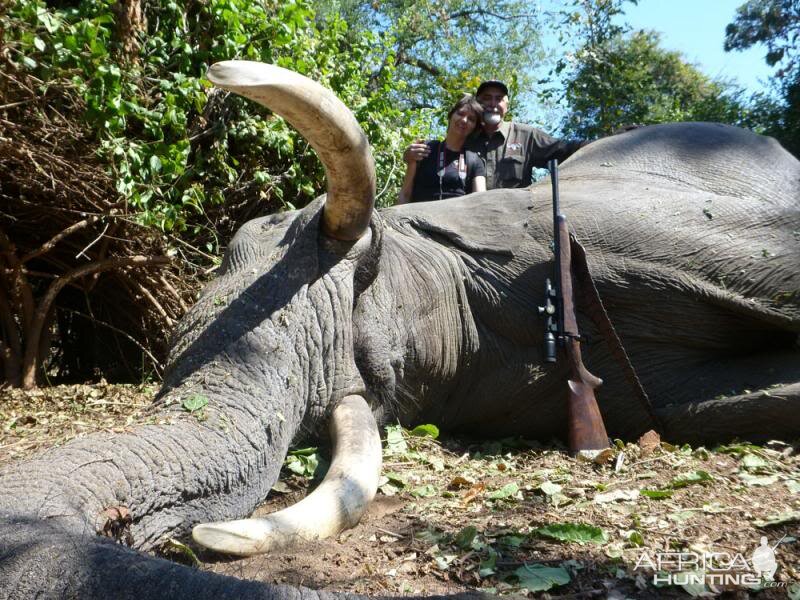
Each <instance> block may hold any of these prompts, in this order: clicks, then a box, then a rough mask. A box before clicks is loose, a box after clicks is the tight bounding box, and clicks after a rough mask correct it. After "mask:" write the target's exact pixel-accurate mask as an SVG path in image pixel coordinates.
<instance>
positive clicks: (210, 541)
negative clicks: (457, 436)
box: [192, 396, 381, 556]
mask: <svg viewBox="0 0 800 600" xmlns="http://www.w3.org/2000/svg"><path fill="white" fill-rule="evenodd" d="M331 437H332V438H333V460H332V462H331V466H330V469H328V473H327V475H325V479H324V480H323V482H322V483H321V484H320V485H319V487H317V489H316V490H314V491H313V492H312V493H311V494H309V495H308V496H306V497H305V498H304V499H303V500H301V501H300V502H298V503H297V504H294V505H292V506H290V507H288V508H285V509H284V510H281V511H278V512H276V513H273V514H271V515H267V516H266V517H263V518H257V519H242V520H239V521H228V522H219V523H204V524H202V525H197V526H196V527H195V528H194V530H193V531H192V537H193V538H194V541H195V542H197V543H198V544H200V545H202V546H205V547H206V548H210V549H212V550H216V551H217V552H225V553H227V554H236V555H238V556H251V555H253V554H264V553H266V552H272V551H275V550H281V549H284V548H288V547H290V546H294V545H296V544H297V543H299V542H303V541H313V540H319V539H323V538H326V537H330V536H332V535H336V534H338V533H339V532H340V531H343V530H344V529H349V528H350V527H354V526H355V525H356V524H357V523H358V522H359V520H360V519H361V517H362V515H363V514H364V513H365V512H366V510H367V507H368V506H369V503H370V502H371V501H372V499H373V498H374V497H375V492H376V490H377V489H378V480H379V478H380V471H381V440H380V435H379V433H378V426H377V424H376V423H375V417H374V416H373V414H372V411H371V410H370V408H369V405H368V404H367V403H366V401H365V400H364V398H362V397H361V396H347V397H345V398H344V399H343V400H342V401H341V402H340V403H339V405H338V406H337V407H336V408H335V409H334V411H333V415H332V417H331Z"/></svg>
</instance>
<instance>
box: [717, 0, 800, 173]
mask: <svg viewBox="0 0 800 600" xmlns="http://www.w3.org/2000/svg"><path fill="white" fill-rule="evenodd" d="M798 40H800V5H798V3H797V2H796V0H748V1H747V2H745V3H744V4H742V5H741V6H740V7H739V8H738V9H736V18H735V19H734V21H733V23H730V24H728V26H727V27H726V29H725V50H745V49H747V48H750V47H751V46H753V45H754V44H764V45H765V46H766V47H767V55H766V61H767V64H768V65H770V66H773V67H779V68H778V70H777V71H776V72H775V75H774V76H773V78H772V84H773V88H774V90H775V92H776V93H777V95H778V96H779V97H780V99H781V101H780V103H777V104H776V103H775V102H774V101H772V100H771V99H769V98H759V99H758V105H759V107H760V108H761V109H762V110H764V111H765V113H767V114H768V115H769V121H768V126H767V127H766V128H765V133H767V134H768V135H772V136H774V137H775V138H777V139H778V140H779V141H780V142H781V143H782V144H783V145H784V147H785V148H786V149H787V150H789V151H790V152H792V153H794V155H795V156H798V157H800V61H799V60H798V57H800V52H798Z"/></svg>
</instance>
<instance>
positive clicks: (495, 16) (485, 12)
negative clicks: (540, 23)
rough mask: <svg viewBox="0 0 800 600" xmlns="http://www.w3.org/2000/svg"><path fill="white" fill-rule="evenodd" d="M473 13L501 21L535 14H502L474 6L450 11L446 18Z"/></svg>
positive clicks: (470, 15) (467, 15)
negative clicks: (468, 8)
mask: <svg viewBox="0 0 800 600" xmlns="http://www.w3.org/2000/svg"><path fill="white" fill-rule="evenodd" d="M475 15H481V16H484V17H492V18H493V19H500V20H501V21H513V20H515V19H532V18H534V17H535V16H536V15H535V14H533V13H519V14H515V15H504V14H502V13H496V12H492V11H490V10H486V9H485V8H476V9H475V10H459V11H457V12H454V13H450V14H449V15H447V20H452V19H459V18H461V17H472V16H475Z"/></svg>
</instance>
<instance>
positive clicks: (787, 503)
mask: <svg viewBox="0 0 800 600" xmlns="http://www.w3.org/2000/svg"><path fill="white" fill-rule="evenodd" d="M152 394H153V389H152V388H149V387H147V386H112V385H105V384H101V385H96V386H58V387H54V388H47V389H42V390H37V391H34V392H27V393H24V392H20V391H9V390H5V391H3V392H0V463H4V462H8V461H10V460H17V459H20V458H24V457H26V456H29V455H30V454H32V453H34V452H36V451H37V450H39V449H41V448H44V447H50V446H53V445H58V444H61V443H63V442H64V441H66V440H67V439H69V438H71V437H76V436H81V435H86V434H88V433H90V432H92V431H97V430H105V431H122V430H126V429H128V428H129V427H130V426H131V424H133V423H134V422H136V421H137V419H139V418H140V417H141V413H142V411H143V410H144V409H145V408H146V406H147V405H148V403H149V401H150V400H151V398H152ZM431 432H432V430H431V429H427V430H426V429H422V430H419V431H418V432H417V433H419V434H422V436H423V437H419V436H415V435H411V434H410V433H409V432H406V431H403V430H401V429H400V428H398V427H395V428H389V430H388V431H387V432H386V438H387V439H386V442H385V452H384V467H383V473H384V478H383V482H382V486H381V489H380V491H379V493H378V496H377V499H376V501H375V503H374V504H373V505H372V507H371V508H370V510H369V513H368V514H367V516H366V518H365V519H363V520H362V522H361V523H360V524H359V525H358V526H357V527H355V528H353V529H351V530H349V531H346V532H344V533H342V534H341V535H339V536H338V537H337V538H335V539H329V540H322V541H319V542H315V543H313V544H306V545H305V546H303V547H300V548H297V549H295V550H293V551H291V552H282V553H276V554H272V555H270V556H261V557H252V558H247V559H236V560H232V559H224V558H220V557H219V556H214V555H210V554H208V553H203V552H202V551H200V550H199V549H197V548H194V550H195V552H196V556H197V557H199V561H200V562H199V566H200V568H204V569H208V570H212V571H216V572H219V573H225V574H227V575H235V576H238V577H244V578H249V579H258V580H262V581H268V582H278V583H291V584H301V585H305V586H308V587H311V588H315V589H323V590H340V591H352V592H357V593H367V594H380V595H387V594H389V595H397V594H436V593H452V592H457V591H465V590H475V589H480V590H483V591H487V592H494V593H498V594H511V593H514V594H525V593H529V592H530V593H531V594H534V593H539V594H542V597H550V598H591V597H598V598H600V597H602V598H680V597H689V596H697V595H703V594H706V595H711V596H721V597H730V598H746V597H750V596H754V597H758V598H787V597H789V598H799V597H800V568H799V567H800V542H799V541H798V538H800V526H798V522H800V452H798V447H797V445H794V446H793V445H790V444H786V443H783V442H777V441H776V442H770V443H768V444H765V445H762V446H755V445H751V444H747V443H744V442H742V443H732V444H727V445H724V446H719V447H717V448H714V449H706V448H691V447H688V446H683V447H676V446H672V445H670V444H669V443H666V442H663V441H661V440H658V439H657V438H651V439H649V440H641V441H640V443H638V444H622V443H619V444H617V446H615V447H614V448H612V449H611V450H609V451H608V452H606V453H605V454H604V455H602V456H600V457H598V458H597V459H595V460H594V461H587V460H577V459H574V458H571V457H569V456H568V455H567V454H566V453H565V452H564V451H563V449H562V448H558V447H554V446H550V447H543V446H540V445H538V444H536V443H529V442H526V441H525V440H519V439H513V440H502V441H493V442H484V441H476V440H464V439H451V438H446V439H442V440H434V439H432V438H431V437H425V434H426V433H427V434H430V433H431ZM318 463H319V464H322V465H323V466H322V467H318V466H317V464H318ZM324 463H325V460H324V452H321V451H316V450H314V449H309V450H306V451H304V452H299V453H297V455H296V456H295V457H293V458H290V459H289V461H288V462H287V468H286V469H285V470H284V474H283V475H282V477H281V481H280V482H279V483H278V484H276V486H275V489H274V490H273V492H272V493H271V494H270V497H269V498H268V499H267V501H266V502H265V503H264V505H263V506H261V507H260V508H259V509H258V511H257V514H262V513H266V512H271V511H273V510H278V509H280V508H282V507H284V506H288V505H290V504H291V503H293V502H296V501H297V500H299V499H301V498H302V497H303V496H304V495H305V494H306V493H308V491H309V490H310V489H312V488H313V485H314V481H315V480H314V479H313V478H312V477H310V476H309V475H310V474H311V473H312V472H314V471H315V470H316V477H317V479H318V478H319V477H320V476H321V473H322V471H323V470H324ZM315 467H316V469H315ZM762 536H764V537H766V539H767V543H768V545H769V546H770V547H771V548H772V549H773V552H774V557H775V560H776V563H777V570H776V572H775V575H774V579H775V584H774V585H773V586H772V587H764V586H763V585H762V586H759V587H758V588H757V589H752V588H750V589H748V588H746V587H743V586H742V585H740V584H739V582H740V581H741V579H740V578H741V576H742V574H743V573H745V572H751V570H752V567H753V556H754V551H755V550H756V549H757V548H758V546H759V543H760V540H761V538H762ZM704 555H705V556H706V557H707V563H706V564H707V565H708V560H709V559H708V556H709V555H713V556H714V557H715V558H714V559H713V560H714V561H715V562H714V565H715V566H720V567H725V566H728V567H730V568H728V569H727V570H726V571H724V572H722V571H716V572H713V573H714V574H715V575H716V576H717V579H711V580H709V579H708V573H706V577H705V578H704V577H703V576H701V575H698V574H697V573H694V574H689V573H688V572H689V571H695V570H696V569H695V568H694V567H695V565H693V561H697V560H698V559H700V560H702V557H703V556H704ZM176 556H177V555H176ZM681 557H683V558H681ZM679 558H680V559H681V560H682V561H683V562H684V564H682V565H681V569H680V570H682V571H684V572H685V573H687V574H686V575H685V576H684V578H683V580H681V579H680V578H679V577H677V576H675V575H674V574H673V575H672V577H673V578H672V581H673V583H675V582H676V581H678V582H680V581H689V582H691V581H698V580H700V581H703V582H704V583H695V584H690V583H688V584H685V585H656V584H655V583H654V575H655V573H654V569H653V568H652V567H653V566H655V567H656V568H658V567H659V566H661V567H662V569H663V570H664V571H677V570H679V569H678V565H677V564H676V561H677V560H678V559H679ZM659 559H660V560H661V561H662V564H660V565H659V564H658V561H659ZM668 561H672V562H671V563H669V562H668ZM731 561H735V563H734V564H733V565H730V564H728V563H730V562H731ZM742 561H745V562H744V563H743V562H742ZM697 566H699V565H697ZM660 577H661V580H662V581H665V580H666V578H667V573H666V572H664V573H662V575H661V576H660ZM720 582H722V583H720ZM709 583H711V584H715V583H716V584H719V585H709Z"/></svg>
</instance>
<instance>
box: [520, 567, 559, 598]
mask: <svg viewBox="0 0 800 600" xmlns="http://www.w3.org/2000/svg"><path fill="white" fill-rule="evenodd" d="M514 575H516V576H517V577H518V578H519V584H520V586H521V587H524V588H525V589H527V590H529V591H531V592H544V591H547V590H549V589H551V588H554V587H555V586H557V585H566V584H568V583H569V582H570V576H569V572H568V571H567V570H566V569H564V568H563V567H546V566H544V565H538V564H535V565H524V566H522V567H519V568H518V569H517V570H516V571H514Z"/></svg>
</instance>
